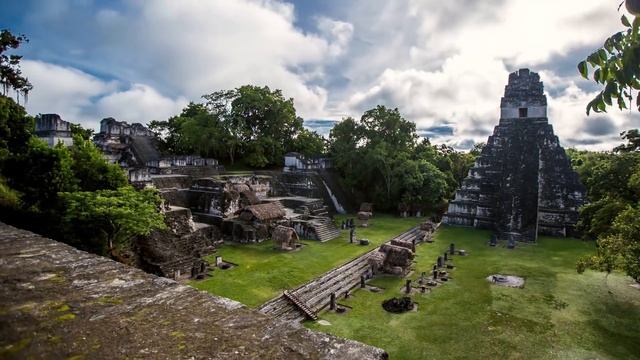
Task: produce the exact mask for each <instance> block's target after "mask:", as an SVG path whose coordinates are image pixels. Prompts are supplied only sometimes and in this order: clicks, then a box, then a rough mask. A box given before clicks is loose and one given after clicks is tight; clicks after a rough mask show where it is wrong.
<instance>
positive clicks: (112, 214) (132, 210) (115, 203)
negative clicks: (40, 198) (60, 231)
mask: <svg viewBox="0 0 640 360" xmlns="http://www.w3.org/2000/svg"><path fill="white" fill-rule="evenodd" d="M61 195H62V199H63V201H64V204H65V207H64V208H65V213H64V217H63V219H64V225H65V227H66V228H67V232H69V233H71V234H82V235H84V234H85V233H86V231H85V230H86V229H94V231H97V232H98V234H99V236H98V237H96V236H95V235H94V236H92V237H87V238H84V236H83V238H84V240H85V241H87V240H89V241H94V243H92V244H85V245H86V246H88V247H90V248H93V249H92V250H94V251H96V250H97V251H100V252H102V253H103V254H108V255H110V256H111V257H113V258H118V256H119V253H118V251H119V250H121V249H122V248H123V247H125V246H126V245H128V244H129V242H130V241H131V240H132V239H133V238H134V237H136V236H141V235H149V234H150V233H151V231H153V230H156V229H164V228H166V225H165V223H164V216H163V215H162V213H161V212H159V211H158V206H159V205H160V202H161V200H160V197H159V195H158V194H157V192H156V191H155V190H153V189H145V190H142V191H137V190H135V189H134V188H132V187H131V186H125V187H121V188H119V189H117V190H99V191H82V192H67V193H63V194H61ZM101 241H102V242H101ZM96 247H99V248H100V249H96Z"/></svg>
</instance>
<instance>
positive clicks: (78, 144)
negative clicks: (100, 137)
mask: <svg viewBox="0 0 640 360" xmlns="http://www.w3.org/2000/svg"><path fill="white" fill-rule="evenodd" d="M69 150H70V151H71V159H72V160H73V161H72V163H71V170H72V171H73V175H74V177H75V179H76V183H77V185H78V186H79V189H80V190H81V191H96V190H115V189H117V188H119V187H122V186H125V185H127V183H128V181H127V176H126V174H125V173H124V171H123V170H122V168H121V167H120V166H118V165H117V164H110V163H108V162H106V161H105V159H104V156H103V155H102V153H101V152H100V150H99V149H98V148H97V147H96V146H95V145H94V144H93V142H92V141H90V140H87V139H84V138H83V137H82V136H81V135H76V136H75V137H74V138H73V146H71V147H70V149H69Z"/></svg>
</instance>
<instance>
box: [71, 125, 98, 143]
mask: <svg viewBox="0 0 640 360" xmlns="http://www.w3.org/2000/svg"><path fill="white" fill-rule="evenodd" d="M70 128H71V136H73V137H74V138H75V137H76V136H80V138H82V139H83V140H91V138H92V137H93V129H85V128H83V127H82V126H81V125H79V124H71V127H70Z"/></svg>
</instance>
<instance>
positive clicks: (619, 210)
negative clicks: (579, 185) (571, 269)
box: [569, 132, 640, 280]
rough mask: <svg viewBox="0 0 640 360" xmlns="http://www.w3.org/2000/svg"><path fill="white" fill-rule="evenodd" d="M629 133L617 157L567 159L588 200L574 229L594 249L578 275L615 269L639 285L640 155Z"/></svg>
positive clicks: (575, 155)
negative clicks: (591, 242) (590, 241)
mask: <svg viewBox="0 0 640 360" xmlns="http://www.w3.org/2000/svg"><path fill="white" fill-rule="evenodd" d="M629 133H630V132H626V133H623V136H624V138H625V139H626V140H627V143H626V144H623V145H621V146H619V147H617V148H616V149H617V151H616V152H608V153H594V152H588V151H576V150H570V151H569V155H570V157H571V160H572V164H573V166H574V168H575V169H576V171H577V172H578V174H579V175H580V178H581V180H582V182H583V183H584V185H585V186H586V188H587V194H588V197H589V200H590V203H589V204H587V205H585V206H583V207H582V208H581V209H580V220H579V222H578V229H579V230H580V231H581V232H582V233H583V234H584V236H585V237H586V238H588V239H597V244H598V248H597V252H596V254H595V255H593V256H589V257H586V258H583V259H581V260H580V262H579V263H578V270H579V271H584V270H585V269H586V268H593V269H597V270H603V271H608V272H611V271H613V270H615V269H620V270H623V271H626V272H627V274H628V275H630V276H632V277H633V278H634V279H636V280H640V271H638V269H640V257H639V256H638V255H640V236H638V234H639V233H638V223H639V222H638V217H637V216H638V214H639V212H638V211H639V209H640V152H638V151H636V149H635V146H633V139H634V137H633V136H631V138H629V137H628V136H626V134H629ZM631 133H633V132H631ZM634 216H635V217H634Z"/></svg>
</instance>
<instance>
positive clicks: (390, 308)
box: [382, 297, 416, 314]
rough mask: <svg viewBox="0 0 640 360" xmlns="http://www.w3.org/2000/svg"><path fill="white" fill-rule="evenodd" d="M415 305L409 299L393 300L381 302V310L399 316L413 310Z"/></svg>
mask: <svg viewBox="0 0 640 360" xmlns="http://www.w3.org/2000/svg"><path fill="white" fill-rule="evenodd" d="M415 306H416V304H415V303H414V302H413V300H411V298H410V297H403V298H393V299H389V300H385V301H384V302H382V308H383V309H385V310H386V311H387V312H390V313H394V314H401V313H404V312H408V311H412V310H413V309H415Z"/></svg>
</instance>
